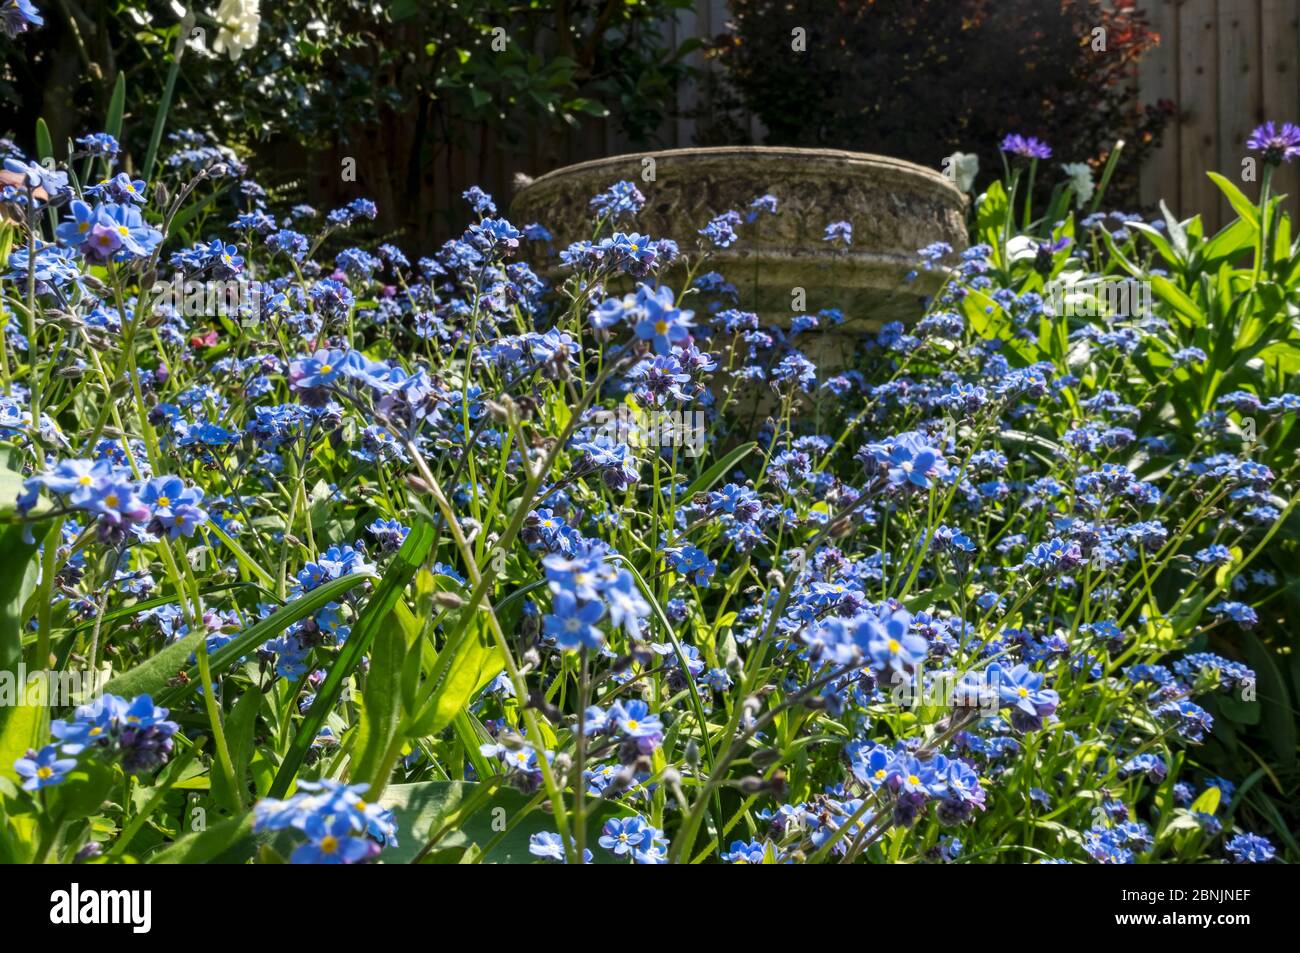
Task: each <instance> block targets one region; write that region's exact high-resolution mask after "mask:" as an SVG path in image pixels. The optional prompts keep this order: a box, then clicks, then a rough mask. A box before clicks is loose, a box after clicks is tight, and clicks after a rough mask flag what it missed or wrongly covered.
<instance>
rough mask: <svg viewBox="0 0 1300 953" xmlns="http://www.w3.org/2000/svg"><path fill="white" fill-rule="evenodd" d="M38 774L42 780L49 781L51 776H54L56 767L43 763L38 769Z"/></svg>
mask: <svg viewBox="0 0 1300 953" xmlns="http://www.w3.org/2000/svg"><path fill="white" fill-rule="evenodd" d="M36 776H37V777H38V778H40V779H41V780H42V781H48V780H49V779H50V778H52V777H54V769H53V768H51V767H47V766H46V765H41V766H40V767H39V768H37V769H36Z"/></svg>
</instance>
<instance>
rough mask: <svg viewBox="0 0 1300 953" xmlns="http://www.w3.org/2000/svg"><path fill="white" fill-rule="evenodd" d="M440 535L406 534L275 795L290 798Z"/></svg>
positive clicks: (423, 528) (421, 524)
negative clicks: (349, 682) (352, 678)
mask: <svg viewBox="0 0 1300 953" xmlns="http://www.w3.org/2000/svg"><path fill="white" fill-rule="evenodd" d="M435 535H436V534H435V532H434V530H433V527H432V526H431V525H430V524H429V522H428V521H427V520H418V521H417V522H416V523H415V525H414V526H412V527H411V531H410V532H409V533H407V534H406V541H405V542H403V543H402V548H401V549H399V550H398V551H397V555H395V556H394V557H393V561H392V562H391V563H390V564H389V566H388V569H387V571H386V572H385V573H384V577H383V579H382V580H380V582H379V585H378V586H377V587H376V588H375V592H374V594H373V595H372V596H371V597H370V601H369V602H367V603H366V607H365V608H364V609H363V610H361V616H360V618H358V619H357V623H356V625H354V626H353V627H352V634H351V635H349V636H348V640H347V642H345V643H344V644H343V647H342V648H341V649H340V650H339V653H338V655H336V656H335V657H334V662H333V664H332V665H330V668H329V673H328V674H327V675H326V676H325V681H324V682H322V683H321V686H320V688H319V689H317V691H316V700H315V701H314V702H313V703H312V706H311V710H310V711H308V712H307V717H305V718H304V719H303V720H302V724H301V725H299V727H298V732H297V734H295V735H294V737H293V741H292V742H291V743H290V745H289V750H288V751H287V752H286V753H285V756H284V761H283V762H282V763H281V764H280V770H279V771H277V772H276V775H275V780H274V781H273V782H272V783H271V792H270V794H271V797H284V794H285V792H286V791H288V790H289V785H290V784H291V783H292V782H293V778H294V775H295V774H297V773H298V767H299V766H300V765H301V764H302V759H303V758H304V757H305V756H306V754H307V749H309V748H310V747H311V744H312V742H313V741H315V740H316V736H317V735H318V734H319V733H320V730H321V727H322V726H323V725H324V724H325V719H326V717H327V716H328V715H329V713H330V710H331V709H333V707H334V703H335V702H337V701H338V698H339V693H340V692H341V691H342V690H343V681H344V679H346V678H347V677H348V676H349V675H351V674H352V670H353V669H355V668H356V667H357V665H358V664H359V663H360V662H361V658H362V656H363V655H365V654H366V653H367V652H369V651H370V646H371V644H372V643H373V642H374V640H375V635H376V634H377V633H378V631H379V628H380V626H383V625H387V624H391V623H390V622H389V616H390V615H391V614H392V612H393V607H394V606H396V605H397V602H398V600H399V599H401V598H402V593H403V591H405V589H406V587H407V585H409V584H410V582H411V579H412V578H414V576H415V573H416V570H418V569H419V568H420V567H421V566H422V565H423V564H424V562H425V560H426V559H428V558H429V552H430V550H432V548H433V540H434V537H435Z"/></svg>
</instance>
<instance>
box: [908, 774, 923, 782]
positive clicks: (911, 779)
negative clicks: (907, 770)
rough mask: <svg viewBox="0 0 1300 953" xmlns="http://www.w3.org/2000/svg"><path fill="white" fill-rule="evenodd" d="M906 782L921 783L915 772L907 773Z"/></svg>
mask: <svg viewBox="0 0 1300 953" xmlns="http://www.w3.org/2000/svg"><path fill="white" fill-rule="evenodd" d="M907 783H908V784H920V783H921V779H920V778H918V777H917V776H916V775H915V774H909V775H908V776H907Z"/></svg>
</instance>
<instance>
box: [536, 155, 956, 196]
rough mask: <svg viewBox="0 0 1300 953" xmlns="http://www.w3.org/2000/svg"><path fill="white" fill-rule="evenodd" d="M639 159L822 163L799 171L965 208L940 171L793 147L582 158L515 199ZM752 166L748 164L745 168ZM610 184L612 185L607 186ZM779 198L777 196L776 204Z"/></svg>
mask: <svg viewBox="0 0 1300 953" xmlns="http://www.w3.org/2000/svg"><path fill="white" fill-rule="evenodd" d="M644 158H652V159H654V160H655V162H656V164H658V163H659V162H660V161H667V160H673V159H687V160H690V161H691V163H692V164H693V165H698V164H701V163H706V162H710V161H714V162H725V161H726V160H728V159H736V160H743V161H745V162H747V163H753V162H755V161H758V162H780V161H782V160H792V159H797V160H805V159H821V160H824V161H822V162H808V163H806V167H804V168H802V169H801V173H802V174H804V175H806V176H807V177H808V178H831V177H833V173H834V172H835V170H836V169H837V168H851V169H855V170H856V169H861V170H863V171H866V170H872V171H874V172H876V173H877V174H878V175H879V174H880V173H883V176H881V177H882V178H888V179H893V180H896V181H899V182H906V183H907V184H908V185H909V186H911V187H913V188H926V187H928V188H930V189H931V190H933V191H935V192H937V193H942V194H944V196H945V197H947V198H949V199H952V200H956V201H957V202H958V203H959V204H960V205H961V206H962V207H965V205H966V203H967V201H968V199H967V196H966V195H965V194H963V193H962V192H960V191H959V190H958V189H957V187H956V186H955V185H953V184H952V183H951V182H949V181H948V179H947V178H946V177H945V176H944V175H943V173H941V172H937V171H935V170H934V169H929V168H927V167H925V166H923V165H917V164H916V163H915V162H908V161H907V160H905V159H894V158H891V157H889V156H881V155H875V154H874V153H870V152H850V151H848V150H845V149H805V148H799V147H795V146H700V147H692V148H686V149H661V150H657V151H649V152H628V153H624V154H623V155H617V156H606V157H604V158H601V159H588V160H587V161H586V162H577V163H574V164H573V165H566V166H562V167H560V168H558V169H552V170H551V171H550V172H545V173H543V174H542V175H539V176H538V177H537V178H535V179H533V180H531V181H530V182H528V183H527V184H526V185H523V186H522V187H521V188H519V189H518V190H517V191H516V196H515V197H516V198H517V197H518V196H519V195H522V194H523V193H524V192H527V191H534V190H537V189H538V188H539V187H540V188H542V189H543V190H544V189H545V187H546V186H548V185H552V184H558V183H561V182H564V181H566V180H568V179H570V178H577V177H583V176H586V175H590V174H597V173H599V172H600V171H601V170H603V169H614V168H617V167H619V166H622V165H627V164H628V163H634V162H637V161H639V160H641V159H644ZM751 168H752V166H751ZM610 184H611V185H612V184H613V183H612V182H611V183H610ZM780 199H781V196H779V195H778V196H777V200H778V201H780Z"/></svg>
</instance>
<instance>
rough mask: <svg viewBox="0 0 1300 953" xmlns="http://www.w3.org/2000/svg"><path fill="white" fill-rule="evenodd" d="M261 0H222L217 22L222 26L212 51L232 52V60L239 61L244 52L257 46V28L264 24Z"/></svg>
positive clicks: (218, 9)
mask: <svg viewBox="0 0 1300 953" xmlns="http://www.w3.org/2000/svg"><path fill="white" fill-rule="evenodd" d="M259 2H260V0H221V6H219V7H218V8H217V15H216V17H215V19H216V21H217V22H218V23H220V24H221V31H220V32H219V33H218V34H217V39H216V41H215V42H214V43H213V44H212V49H213V50H214V51H215V52H217V53H224V52H226V51H227V50H229V51H230V58H231V60H237V59H239V57H240V56H242V55H243V52H244V50H251V49H252V48H253V47H255V46H257V28H258V27H259V26H260V25H261V23H262V15H261V13H260V12H259V11H258V4H259Z"/></svg>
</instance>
